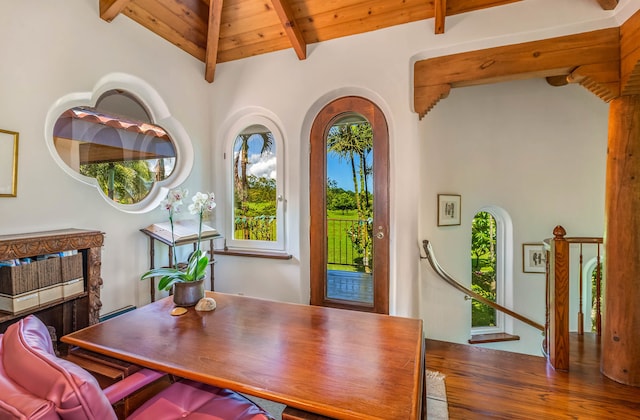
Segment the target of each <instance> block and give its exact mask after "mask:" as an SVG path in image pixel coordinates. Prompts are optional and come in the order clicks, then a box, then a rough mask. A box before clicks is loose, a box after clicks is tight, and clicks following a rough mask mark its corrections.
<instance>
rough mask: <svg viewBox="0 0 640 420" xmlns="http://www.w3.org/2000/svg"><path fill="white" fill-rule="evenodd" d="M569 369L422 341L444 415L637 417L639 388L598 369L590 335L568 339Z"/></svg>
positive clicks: (596, 345) (596, 344) (596, 350)
mask: <svg viewBox="0 0 640 420" xmlns="http://www.w3.org/2000/svg"><path fill="white" fill-rule="evenodd" d="M570 349H571V355H570V371H569V372H559V371H555V370H554V369H553V368H552V367H551V366H550V365H549V364H547V362H546V360H545V359H544V358H543V357H536V356H529V355H524V354H519V353H510V352H505V351H499V350H491V349H485V348H480V347H474V346H470V345H464V344H454V343H448V342H444V341H436V340H429V339H427V340H426V359H425V360H426V368H427V369H432V370H437V371H440V372H441V373H443V374H445V375H446V378H445V384H446V389H447V401H448V403H449V418H450V419H451V420H457V419H464V420H467V419H485V418H491V419H536V420H539V419H615V420H627V419H640V388H636V387H630V386H625V385H622V384H619V383H617V382H614V381H612V380H610V379H608V378H606V377H605V376H603V375H602V374H601V373H600V370H599V364H600V346H599V342H598V338H597V336H595V334H585V335H584V336H578V335H577V334H571V338H570Z"/></svg>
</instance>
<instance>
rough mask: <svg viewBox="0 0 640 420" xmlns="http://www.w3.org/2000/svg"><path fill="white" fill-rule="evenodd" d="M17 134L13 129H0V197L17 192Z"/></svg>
mask: <svg viewBox="0 0 640 420" xmlns="http://www.w3.org/2000/svg"><path fill="white" fill-rule="evenodd" d="M18 136H19V134H18V133H17V132H15V131H7V130H1V129H0V197H16V196H17V194H18V191H17V188H18V187H17V186H18Z"/></svg>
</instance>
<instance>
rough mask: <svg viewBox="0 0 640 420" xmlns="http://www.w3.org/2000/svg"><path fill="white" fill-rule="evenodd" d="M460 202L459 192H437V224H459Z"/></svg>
mask: <svg viewBox="0 0 640 420" xmlns="http://www.w3.org/2000/svg"><path fill="white" fill-rule="evenodd" d="M461 202H462V197H461V196H460V195H459V194H438V226H458V225H460V207H461V204H462V203H461Z"/></svg>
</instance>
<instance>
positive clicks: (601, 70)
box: [567, 60, 620, 102]
mask: <svg viewBox="0 0 640 420" xmlns="http://www.w3.org/2000/svg"><path fill="white" fill-rule="evenodd" d="M567 81H568V82H569V83H580V85H581V86H583V87H585V88H587V89H589V90H590V91H591V93H593V94H594V95H596V96H598V97H599V98H600V99H602V100H603V101H605V102H609V101H610V100H612V99H614V98H617V97H618V96H620V60H615V61H608V62H606V63H596V64H586V65H584V66H580V67H578V68H576V69H575V70H573V71H572V72H571V74H569V75H568V76H567Z"/></svg>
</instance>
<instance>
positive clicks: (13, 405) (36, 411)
mask: <svg viewBox="0 0 640 420" xmlns="http://www.w3.org/2000/svg"><path fill="white" fill-rule="evenodd" d="M2 353H3V349H2V335H1V334H0V419H29V420H54V419H59V418H60V417H58V414H56V410H55V407H54V405H53V403H52V402H51V401H47V400H43V399H42V398H38V397H36V396H34V395H32V394H31V393H29V391H27V390H26V389H24V388H22V387H21V386H19V385H18V384H16V383H15V382H13V381H12V380H11V379H9V377H8V376H7V373H6V372H5V370H4V365H3V364H2V359H1V357H2V356H1V355H2Z"/></svg>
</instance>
